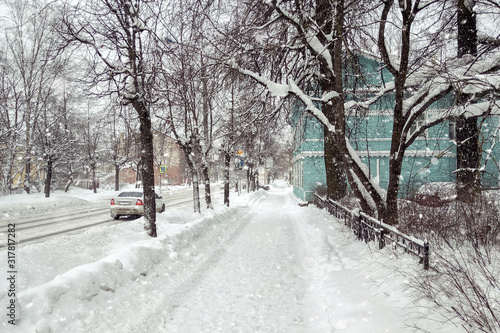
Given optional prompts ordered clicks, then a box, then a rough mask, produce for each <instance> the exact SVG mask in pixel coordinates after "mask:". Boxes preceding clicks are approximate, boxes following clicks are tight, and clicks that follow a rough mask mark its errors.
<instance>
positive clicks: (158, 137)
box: [120, 131, 191, 186]
mask: <svg viewBox="0 0 500 333" xmlns="http://www.w3.org/2000/svg"><path fill="white" fill-rule="evenodd" d="M133 141H134V142H137V144H138V141H137V140H133ZM123 142H125V140H124V141H123ZM153 149H154V162H155V185H156V186H159V185H161V186H166V185H182V184H185V183H190V182H191V179H190V178H189V177H188V174H187V172H186V158H185V156H184V152H183V151H182V150H181V149H180V147H179V145H178V144H177V142H176V141H175V140H174V139H172V138H171V137H169V136H167V135H165V134H162V133H160V132H158V131H153ZM134 151H136V152H139V149H134ZM135 155H137V156H134V157H133V158H132V159H131V160H132V162H131V163H130V164H129V165H130V166H128V167H125V168H122V169H121V170H120V183H128V184H135V183H136V182H140V179H139V177H138V176H137V171H136V170H137V163H138V161H139V156H138V153H137V154H135ZM160 167H166V171H167V172H166V173H160Z"/></svg>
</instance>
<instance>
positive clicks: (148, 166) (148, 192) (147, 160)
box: [132, 102, 157, 237]
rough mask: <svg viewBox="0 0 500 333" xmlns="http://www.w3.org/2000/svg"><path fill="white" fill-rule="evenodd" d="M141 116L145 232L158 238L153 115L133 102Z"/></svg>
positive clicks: (141, 104)
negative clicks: (152, 128)
mask: <svg viewBox="0 0 500 333" xmlns="http://www.w3.org/2000/svg"><path fill="white" fill-rule="evenodd" d="M132 105H133V106H134V108H135V110H136V111H137V113H138V114H139V121H140V141H141V165H142V168H141V171H142V172H141V176H142V187H143V191H144V230H145V231H146V233H147V234H148V235H149V236H151V237H156V236H157V232H156V201H155V179H154V153H153V152H154V150H153V132H152V130H151V115H150V113H149V110H147V107H146V105H144V104H143V103H140V102H133V103H132Z"/></svg>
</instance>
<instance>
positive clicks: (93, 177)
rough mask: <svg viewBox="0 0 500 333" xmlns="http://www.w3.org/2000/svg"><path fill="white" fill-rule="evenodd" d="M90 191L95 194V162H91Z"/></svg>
mask: <svg viewBox="0 0 500 333" xmlns="http://www.w3.org/2000/svg"><path fill="white" fill-rule="evenodd" d="M91 168H92V191H93V192H94V193H97V183H96V181H95V169H96V165H95V162H92V166H91Z"/></svg>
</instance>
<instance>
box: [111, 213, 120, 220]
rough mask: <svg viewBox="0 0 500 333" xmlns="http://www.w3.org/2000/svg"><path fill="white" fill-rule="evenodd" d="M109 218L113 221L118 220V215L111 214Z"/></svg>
mask: <svg viewBox="0 0 500 333" xmlns="http://www.w3.org/2000/svg"><path fill="white" fill-rule="evenodd" d="M111 217H112V218H113V220H118V219H119V218H120V215H118V214H111Z"/></svg>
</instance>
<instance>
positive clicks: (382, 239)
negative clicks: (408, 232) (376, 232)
mask: <svg viewBox="0 0 500 333" xmlns="http://www.w3.org/2000/svg"><path fill="white" fill-rule="evenodd" d="M384 247H385V230H384V229H383V228H380V238H379V239H378V249H379V250H382V249H383V248H384Z"/></svg>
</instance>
